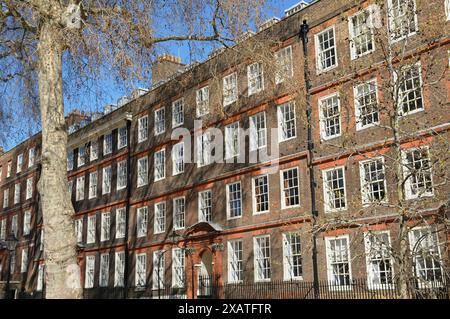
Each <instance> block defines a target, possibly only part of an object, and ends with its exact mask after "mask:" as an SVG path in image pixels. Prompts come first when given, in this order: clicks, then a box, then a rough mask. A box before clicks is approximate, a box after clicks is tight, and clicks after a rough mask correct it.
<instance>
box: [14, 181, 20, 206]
mask: <svg viewBox="0 0 450 319" xmlns="http://www.w3.org/2000/svg"><path fill="white" fill-rule="evenodd" d="M20 189H21V187H20V183H17V184H15V185H14V205H16V204H19V203H20V197H21V196H20V195H21V194H20Z"/></svg>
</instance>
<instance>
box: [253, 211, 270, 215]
mask: <svg viewBox="0 0 450 319" xmlns="http://www.w3.org/2000/svg"><path fill="white" fill-rule="evenodd" d="M267 213H269V210H264V211H261V212H255V211H253V215H254V216H257V215H264V214H267Z"/></svg>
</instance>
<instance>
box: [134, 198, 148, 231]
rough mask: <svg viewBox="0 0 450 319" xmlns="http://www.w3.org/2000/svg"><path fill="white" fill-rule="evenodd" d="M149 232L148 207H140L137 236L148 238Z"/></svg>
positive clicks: (137, 217)
mask: <svg viewBox="0 0 450 319" xmlns="http://www.w3.org/2000/svg"><path fill="white" fill-rule="evenodd" d="M147 231H148V207H147V206H143V207H139V208H138V209H137V210H136V236H137V237H138V238H140V237H146V236H147Z"/></svg>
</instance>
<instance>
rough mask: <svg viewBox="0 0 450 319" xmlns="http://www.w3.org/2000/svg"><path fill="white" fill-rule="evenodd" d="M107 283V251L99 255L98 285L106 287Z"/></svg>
mask: <svg viewBox="0 0 450 319" xmlns="http://www.w3.org/2000/svg"><path fill="white" fill-rule="evenodd" d="M108 284H109V253H104V254H101V255H100V273H99V276H98V285H99V287H108Z"/></svg>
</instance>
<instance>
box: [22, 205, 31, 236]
mask: <svg viewBox="0 0 450 319" xmlns="http://www.w3.org/2000/svg"><path fill="white" fill-rule="evenodd" d="M30 230H31V211H30V210H27V211H25V212H24V213H23V235H24V236H26V235H29V234H30Z"/></svg>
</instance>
